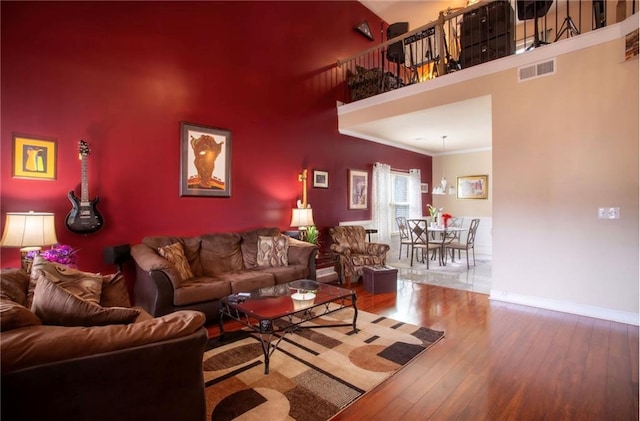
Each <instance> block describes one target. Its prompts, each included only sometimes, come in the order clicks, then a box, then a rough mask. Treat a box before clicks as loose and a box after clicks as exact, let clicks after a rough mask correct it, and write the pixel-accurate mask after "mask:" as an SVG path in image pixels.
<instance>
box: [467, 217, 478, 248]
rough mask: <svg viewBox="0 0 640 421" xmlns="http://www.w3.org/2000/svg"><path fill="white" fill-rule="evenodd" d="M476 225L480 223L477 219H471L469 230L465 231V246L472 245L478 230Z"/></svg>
mask: <svg viewBox="0 0 640 421" xmlns="http://www.w3.org/2000/svg"><path fill="white" fill-rule="evenodd" d="M478 225H480V220H479V219H477V218H476V219H472V220H471V224H470V225H469V232H468V233H467V246H472V245H473V244H474V242H475V241H476V231H477V230H478Z"/></svg>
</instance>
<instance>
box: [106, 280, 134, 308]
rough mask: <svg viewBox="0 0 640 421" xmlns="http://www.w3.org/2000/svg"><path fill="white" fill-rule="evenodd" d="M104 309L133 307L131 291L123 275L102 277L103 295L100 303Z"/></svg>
mask: <svg viewBox="0 0 640 421" xmlns="http://www.w3.org/2000/svg"><path fill="white" fill-rule="evenodd" d="M99 304H100V305H101V306H102V307H131V300H129V290H128V289H127V284H126V282H125V279H124V276H123V275H122V273H120V272H117V273H114V274H113V275H104V276H103V277H102V294H100V303H99Z"/></svg>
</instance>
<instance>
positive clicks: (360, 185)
mask: <svg viewBox="0 0 640 421" xmlns="http://www.w3.org/2000/svg"><path fill="white" fill-rule="evenodd" d="M368 189H369V173H367V172H366V171H361V170H349V209H367V191H368Z"/></svg>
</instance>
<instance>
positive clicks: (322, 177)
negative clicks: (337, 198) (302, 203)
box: [313, 170, 329, 189]
mask: <svg viewBox="0 0 640 421" xmlns="http://www.w3.org/2000/svg"><path fill="white" fill-rule="evenodd" d="M313 187H319V188H321V189H328V188H329V173H328V172H327V171H318V170H313Z"/></svg>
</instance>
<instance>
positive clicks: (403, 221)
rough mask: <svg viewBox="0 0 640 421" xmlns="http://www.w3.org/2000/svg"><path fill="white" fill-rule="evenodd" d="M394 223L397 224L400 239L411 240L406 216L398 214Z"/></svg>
mask: <svg viewBox="0 0 640 421" xmlns="http://www.w3.org/2000/svg"><path fill="white" fill-rule="evenodd" d="M396 224H398V231H399V232H400V239H401V240H409V241H411V237H410V235H409V228H408V227H407V218H405V217H404V216H398V217H397V218H396Z"/></svg>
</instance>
